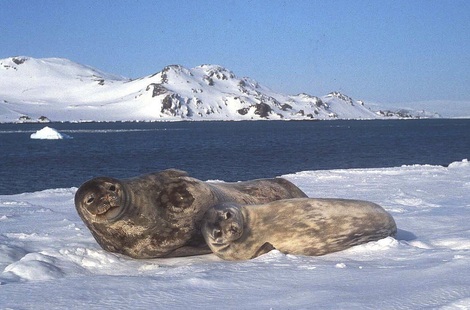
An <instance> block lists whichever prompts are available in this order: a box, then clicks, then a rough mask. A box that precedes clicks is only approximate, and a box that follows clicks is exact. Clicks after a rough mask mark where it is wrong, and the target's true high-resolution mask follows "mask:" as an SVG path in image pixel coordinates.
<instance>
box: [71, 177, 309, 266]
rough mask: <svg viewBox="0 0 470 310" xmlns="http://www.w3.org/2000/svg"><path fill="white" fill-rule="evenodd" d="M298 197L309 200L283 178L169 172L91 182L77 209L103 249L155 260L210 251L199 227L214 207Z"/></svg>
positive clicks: (84, 188)
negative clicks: (208, 178)
mask: <svg viewBox="0 0 470 310" xmlns="http://www.w3.org/2000/svg"><path fill="white" fill-rule="evenodd" d="M296 197H307V196H306V195H305V193H303V192H302V191H301V190H300V189H299V188H298V187H296V186H295V185H294V184H292V183H291V182H289V181H287V180H285V179H282V178H273V179H259V180H252V181H245V182H235V183H225V182H204V181H201V180H198V179H195V178H192V177H190V176H188V174H187V173H186V172H184V171H180V170H176V169H169V170H164V171H161V172H155V173H149V174H145V175H141V176H138V177H134V178H130V179H116V178H110V177H98V178H94V179H91V180H89V181H87V182H85V183H84V184H83V185H81V186H80V188H79V189H78V190H77V192H76V194H75V207H76V209H77V212H78V214H79V215H80V217H81V219H82V220H83V221H84V222H85V224H86V225H87V227H88V228H89V229H90V231H91V233H92V235H93V237H94V238H95V239H96V241H97V242H98V244H99V245H100V246H101V247H102V248H103V249H105V250H107V251H110V252H117V253H122V254H125V255H128V256H131V257H134V258H155V257H174V256H189V255H198V254H204V253H210V249H209V248H208V247H207V245H206V243H205V242H204V238H203V237H202V234H201V231H200V223H201V220H202V217H203V215H204V213H205V212H206V211H207V210H208V209H209V208H210V207H212V206H214V205H217V204H221V203H223V202H235V203H240V204H259V203H266V202H270V201H274V200H279V199H286V198H296Z"/></svg>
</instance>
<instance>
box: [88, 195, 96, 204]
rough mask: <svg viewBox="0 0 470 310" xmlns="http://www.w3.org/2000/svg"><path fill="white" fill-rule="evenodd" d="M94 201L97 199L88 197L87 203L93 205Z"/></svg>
mask: <svg viewBox="0 0 470 310" xmlns="http://www.w3.org/2000/svg"><path fill="white" fill-rule="evenodd" d="M93 201H95V197H93V196H90V197H88V200H87V201H86V203H87V204H91V203H92V202H93Z"/></svg>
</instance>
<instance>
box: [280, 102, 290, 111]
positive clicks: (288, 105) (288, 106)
mask: <svg viewBox="0 0 470 310" xmlns="http://www.w3.org/2000/svg"><path fill="white" fill-rule="evenodd" d="M281 110H282V111H287V110H292V106H291V105H290V104H287V103H284V104H283V105H281Z"/></svg>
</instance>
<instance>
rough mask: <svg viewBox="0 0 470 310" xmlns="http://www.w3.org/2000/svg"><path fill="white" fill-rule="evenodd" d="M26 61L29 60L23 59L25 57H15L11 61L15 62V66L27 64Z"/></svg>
mask: <svg viewBox="0 0 470 310" xmlns="http://www.w3.org/2000/svg"><path fill="white" fill-rule="evenodd" d="M26 60H27V59H26V58H23V57H13V58H12V59H11V61H13V62H14V63H15V64H17V65H21V64H23V63H25V62H26Z"/></svg>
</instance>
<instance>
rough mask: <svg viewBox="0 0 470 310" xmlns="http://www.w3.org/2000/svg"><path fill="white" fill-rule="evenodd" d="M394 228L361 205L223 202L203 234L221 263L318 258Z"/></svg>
mask: <svg viewBox="0 0 470 310" xmlns="http://www.w3.org/2000/svg"><path fill="white" fill-rule="evenodd" d="M396 232H397V226H396V224H395V221H394V220H393V218H392V216H391V215H390V214H389V213H387V212H386V211H385V210H384V209H383V208H382V207H380V206H379V205H377V204H375V203H372V202H367V201H360V200H347V199H314V198H298V199H286V200H279V201H274V202H270V203H266V204H260V205H236V204H234V203H225V204H222V205H218V206H215V207H214V208H211V209H209V210H208V211H207V213H206V214H205V216H204V221H203V226H202V233H203V235H204V238H205V240H206V242H207V244H208V245H209V247H210V248H211V250H212V251H213V252H214V253H215V254H216V255H217V256H219V257H220V258H223V259H226V260H246V259H251V258H254V257H257V256H259V255H261V254H264V253H267V252H269V251H271V250H273V249H277V250H279V251H280V252H282V253H286V254H295V255H310V256H318V255H324V254H328V253H332V252H337V251H341V250H344V249H347V248H349V247H352V246H354V245H358V244H362V243H366V242H369V241H376V240H379V239H382V238H385V237H387V236H393V235H395V234H396Z"/></svg>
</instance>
